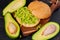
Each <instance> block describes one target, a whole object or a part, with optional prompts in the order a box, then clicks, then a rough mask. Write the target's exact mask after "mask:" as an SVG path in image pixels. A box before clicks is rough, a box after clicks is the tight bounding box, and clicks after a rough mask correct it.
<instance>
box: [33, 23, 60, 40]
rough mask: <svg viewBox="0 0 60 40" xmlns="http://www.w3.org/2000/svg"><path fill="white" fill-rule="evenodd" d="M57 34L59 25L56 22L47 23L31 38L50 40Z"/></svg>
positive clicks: (34, 39)
mask: <svg viewBox="0 0 60 40" xmlns="http://www.w3.org/2000/svg"><path fill="white" fill-rule="evenodd" d="M58 32H59V24H58V23H56V22H48V23H47V24H45V25H44V26H43V27H42V28H40V29H39V31H37V32H36V33H35V34H34V35H33V36H32V39H33V40H40V39H51V38H52V37H54V36H56V35H57V34H58Z"/></svg>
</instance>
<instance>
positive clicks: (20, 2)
mask: <svg viewBox="0 0 60 40" xmlns="http://www.w3.org/2000/svg"><path fill="white" fill-rule="evenodd" d="M25 4H26V0H14V1H12V2H11V3H10V4H8V5H7V6H6V7H5V9H4V10H3V15H5V14H6V13H7V12H10V13H12V12H14V11H16V10H17V9H19V8H21V7H23V6H24V5H25Z"/></svg>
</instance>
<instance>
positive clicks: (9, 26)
mask: <svg viewBox="0 0 60 40" xmlns="http://www.w3.org/2000/svg"><path fill="white" fill-rule="evenodd" d="M4 19H5V31H6V33H7V35H8V36H9V37H10V38H17V37H18V36H19V33H20V27H19V25H18V24H17V22H16V21H15V20H14V19H13V18H12V16H11V14H10V13H7V14H6V15H5V16H4Z"/></svg>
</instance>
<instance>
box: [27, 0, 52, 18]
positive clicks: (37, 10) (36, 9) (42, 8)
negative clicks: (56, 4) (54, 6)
mask: <svg viewBox="0 0 60 40" xmlns="http://www.w3.org/2000/svg"><path fill="white" fill-rule="evenodd" d="M28 9H29V10H30V11H31V12H32V14H33V15H34V16H36V17H37V18H39V19H45V18H48V17H50V16H51V9H50V7H49V6H48V5H47V4H46V3H44V2H42V1H33V2H31V3H30V4H29V5H28Z"/></svg>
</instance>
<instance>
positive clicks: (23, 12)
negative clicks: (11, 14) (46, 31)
mask: <svg viewBox="0 0 60 40" xmlns="http://www.w3.org/2000/svg"><path fill="white" fill-rule="evenodd" d="M15 17H16V18H19V20H20V24H23V23H24V24H29V25H30V24H35V23H36V22H37V21H38V20H39V19H38V18H36V17H35V16H34V15H32V13H31V12H30V11H29V10H28V9H27V7H22V8H20V9H18V10H17V12H16V13H15Z"/></svg>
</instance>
